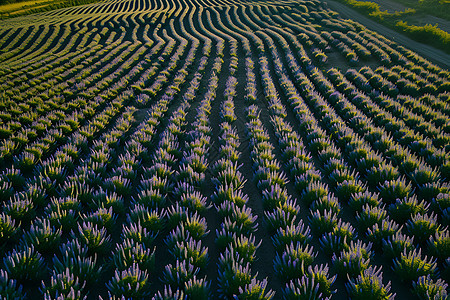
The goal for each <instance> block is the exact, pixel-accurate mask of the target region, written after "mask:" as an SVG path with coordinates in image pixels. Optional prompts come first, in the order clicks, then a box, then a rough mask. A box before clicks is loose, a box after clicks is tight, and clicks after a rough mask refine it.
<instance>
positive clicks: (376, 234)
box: [290, 61, 445, 285]
mask: <svg viewBox="0 0 450 300" xmlns="http://www.w3.org/2000/svg"><path fill="white" fill-rule="evenodd" d="M290 63H291V65H292V64H294V66H293V68H292V69H293V70H298V69H297V68H295V61H291V62H290ZM297 72H298V71H297ZM297 76H298V77H299V79H300V78H301V80H302V84H304V85H305V88H304V89H303V92H304V95H305V97H307V98H306V100H307V101H309V102H310V103H311V104H312V103H314V102H315V104H314V105H315V106H313V107H314V110H313V111H316V112H317V113H319V111H320V117H321V118H323V117H325V116H328V118H330V114H331V117H332V111H331V110H330V108H327V113H326V114H325V113H324V111H323V110H324V108H325V107H326V106H325V105H324V104H323V102H321V101H320V99H319V98H318V97H317V95H314V94H312V93H311V90H314V86H313V85H312V84H311V83H308V82H307V80H308V79H307V78H306V77H305V76H304V75H301V74H300V73H297ZM302 77H303V78H302ZM299 81H300V80H299ZM297 109H298V108H297ZM317 109H319V111H318V110H317ZM307 113H308V112H307ZM297 114H298V111H297ZM303 118H304V117H303ZM325 120H326V122H327V124H328V126H334V127H335V125H336V124H342V122H339V121H337V122H336V121H334V122H333V123H330V122H331V120H332V118H330V119H325ZM333 124H335V125H333ZM340 127H342V125H340ZM322 136H323V135H322ZM332 136H334V135H333V134H332ZM340 136H341V137H345V134H344V135H342V134H340ZM323 137H325V136H323ZM350 138H351V139H352V140H353V139H354V136H353V135H352V136H350ZM352 140H346V142H345V144H348V142H353V141H352ZM313 141H314V140H313ZM316 142H317V141H316ZM324 142H325V143H322V145H321V147H320V148H321V149H326V148H327V147H329V146H326V144H329V141H328V142H327V141H326V140H325V141H324ZM360 143H361V142H360ZM319 145H320V144H319ZM347 147H348V146H347ZM331 150H332V151H331V152H330V151H327V152H329V153H333V155H332V157H333V156H334V157H336V155H339V152H338V151H336V150H333V149H331ZM347 150H350V148H348V149H347ZM350 152H352V151H350ZM353 153H354V152H353ZM350 155H351V154H350ZM371 157H372V158H375V157H376V156H373V155H372V156H371ZM353 158H354V157H353ZM352 160H353V159H352ZM360 162H361V163H362V162H364V160H360ZM336 163H337V162H335V163H334V164H335V165H334V166H333V168H337V169H341V170H342V167H344V169H345V162H343V163H339V164H338V165H336ZM338 166H339V167H338ZM338 173H341V177H342V175H344V174H346V177H347V178H345V177H343V178H342V179H344V178H345V180H344V181H342V179H340V180H339V181H341V182H342V183H343V184H344V186H345V185H347V187H346V189H347V190H348V189H349V188H350V187H351V186H352V185H349V183H350V182H351V181H350V180H355V179H357V177H355V176H354V175H351V174H352V173H351V172H350V173H349V172H348V171H346V172H345V173H342V172H340V171H339V172H338ZM353 174H355V173H353ZM356 175H357V174H356ZM348 176H351V177H350V178H349V177H348ZM351 178H353V179H351ZM339 181H338V182H339ZM356 183H357V181H356ZM389 183H390V182H388V181H386V183H385V184H384V186H381V190H380V193H381V194H383V195H382V196H383V197H384V198H386V197H387V196H388V195H389V194H387V192H388V191H389ZM358 186H359V187H358ZM356 187H358V188H357V189H356V190H355V188H356ZM361 188H362V189H361ZM364 190H365V188H364V185H362V186H361V183H360V184H357V185H354V184H353V187H352V189H350V190H348V191H347V192H346V193H344V194H342V192H343V191H339V190H337V192H338V195H340V194H341V195H343V196H345V194H347V196H346V197H345V198H347V200H349V199H354V200H357V199H358V198H360V199H361V197H355V196H358V193H356V192H364ZM392 192H394V191H392ZM369 195H370V194H369ZM349 196H350V197H349ZM340 198H341V197H340ZM369 199H372V200H371V201H373V200H376V199H377V197H376V195H375V194H372V197H369ZM366 200H368V199H366ZM377 201H378V200H376V202H377ZM377 206H379V203H378V204H377ZM364 211H365V212H364ZM383 211H384V212H383ZM362 212H364V214H365V215H366V216H369V215H370V216H371V218H372V219H373V218H374V217H375V216H377V217H376V218H375V219H373V220H372V221H369V219H368V218H367V217H364V215H363V214H358V215H357V220H358V221H359V222H364V223H365V224H366V225H369V227H370V226H372V225H373V228H372V229H368V230H367V232H366V235H367V237H368V238H369V239H370V240H371V241H372V242H377V244H378V247H377V248H379V246H380V244H381V243H380V240H381V239H380V238H382V239H383V240H384V241H387V243H386V249H387V250H389V248H390V247H391V248H392V244H391V241H390V237H392V239H394V241H398V242H400V241H401V240H404V239H405V236H402V235H398V234H397V230H398V229H399V227H398V225H396V224H395V223H394V222H393V221H389V220H385V219H384V218H385V216H386V211H385V210H384V208H383V207H375V210H373V209H370V208H369V207H367V205H366V207H365V208H363V211H362ZM369 212H370V214H368V213H369ZM419 219H421V220H423V217H422V218H420V217H419ZM419 219H417V220H413V221H412V222H411V223H410V224H409V225H410V226H408V227H409V228H411V229H410V230H413V231H414V232H415V229H417V226H418V222H421V221H419ZM427 219H428V218H427ZM364 220H365V221H364ZM364 223H363V224H364ZM377 223H379V224H377ZM364 227H365V228H367V226H364ZM363 232H364V230H363ZM444 236H445V234H444ZM444 236H443V237H444ZM444 238H445V237H444ZM398 242H397V244H398ZM438 244H439V243H438ZM405 251H406V249H405ZM396 254H397V256H398V257H399V258H397V259H396V261H395V264H394V266H395V267H394V269H395V270H396V271H397V272H398V273H399V274H402V275H404V274H405V273H407V272H408V271H409V270H410V269H411V268H412V269H414V266H412V265H411V264H409V263H408V259H409V258H408V257H411V256H419V260H420V259H421V254H420V252H419V253H418V255H416V252H415V250H414V251H409V253H408V254H407V253H406V252H404V256H403V255H402V256H400V253H396ZM422 261H424V264H427V263H428V259H427V257H425V258H424V260H422ZM429 261H430V263H431V266H432V270H431V271H430V272H431V273H433V272H434V267H435V263H433V260H429ZM408 264H409V265H408ZM405 270H408V271H405ZM422 272H423V270H422ZM416 274H417V275H418V276H416V277H414V276H415V275H416ZM427 274H428V273H427ZM427 274H425V275H427ZM420 275H423V274H422V273H421V271H417V270H416V272H415V273H414V275H412V277H414V279H417V278H418V277H419V276H420ZM408 278H410V277H408ZM422 279H423V278H422ZM406 280H408V279H406ZM439 285H442V282H439Z"/></svg>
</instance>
